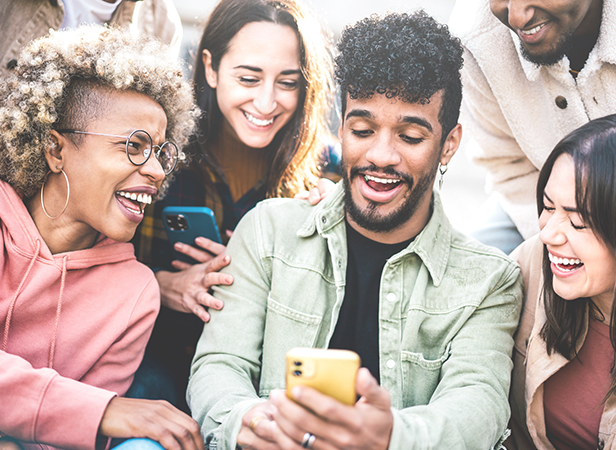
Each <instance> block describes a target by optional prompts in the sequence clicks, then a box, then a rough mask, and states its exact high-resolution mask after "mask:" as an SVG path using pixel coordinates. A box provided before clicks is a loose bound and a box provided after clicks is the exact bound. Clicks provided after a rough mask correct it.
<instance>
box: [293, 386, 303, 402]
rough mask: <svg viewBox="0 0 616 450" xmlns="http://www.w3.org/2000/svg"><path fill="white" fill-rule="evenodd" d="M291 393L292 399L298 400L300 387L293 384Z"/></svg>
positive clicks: (300, 393)
mask: <svg viewBox="0 0 616 450" xmlns="http://www.w3.org/2000/svg"><path fill="white" fill-rule="evenodd" d="M291 395H292V396H293V398H294V399H296V400H299V398H300V397H301V395H302V388H301V387H299V386H295V387H294V388H293V389H291Z"/></svg>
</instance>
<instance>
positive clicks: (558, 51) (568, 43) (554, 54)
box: [520, 30, 575, 66]
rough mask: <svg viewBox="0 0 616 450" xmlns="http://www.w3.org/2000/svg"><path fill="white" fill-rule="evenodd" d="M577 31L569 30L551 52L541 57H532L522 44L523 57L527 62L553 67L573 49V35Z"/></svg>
mask: <svg viewBox="0 0 616 450" xmlns="http://www.w3.org/2000/svg"><path fill="white" fill-rule="evenodd" d="M574 33H575V30H573V31H572V30H569V31H567V33H565V34H564V35H563V36H562V37H561V38H560V39H559V40H558V41H557V42H556V44H554V45H553V46H552V48H551V49H550V50H548V51H547V52H545V53H542V54H540V55H531V54H530V53H528V51H527V50H526V47H524V44H522V43H520V50H521V51H522V56H523V57H524V58H525V59H526V60H527V61H530V62H532V63H533V64H536V65H538V66H552V65H554V64H556V63H557V62H559V61H560V60H561V59H563V58H564V56H565V55H566V54H567V52H568V51H569V50H571V47H573V41H574V38H573V34H574Z"/></svg>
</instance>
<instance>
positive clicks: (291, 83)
mask: <svg viewBox="0 0 616 450" xmlns="http://www.w3.org/2000/svg"><path fill="white" fill-rule="evenodd" d="M278 84H280V85H281V86H282V88H283V89H287V90H289V91H292V90H294V89H297V86H298V85H299V83H298V82H297V81H295V80H284V81H279V82H278Z"/></svg>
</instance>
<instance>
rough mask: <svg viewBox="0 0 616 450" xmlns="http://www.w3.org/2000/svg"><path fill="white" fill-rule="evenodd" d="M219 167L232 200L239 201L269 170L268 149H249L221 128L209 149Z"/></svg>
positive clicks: (233, 135)
mask: <svg viewBox="0 0 616 450" xmlns="http://www.w3.org/2000/svg"><path fill="white" fill-rule="evenodd" d="M210 151H211V153H212V154H213V155H214V157H215V158H216V162H217V163H218V164H219V165H220V168H221V169H222V171H223V173H224V174H225V178H226V179H227V184H228V185H229V188H230V189H231V195H232V196H233V200H234V201H237V200H239V199H240V198H241V197H242V196H243V195H244V194H245V193H246V192H248V191H249V190H250V189H251V188H252V187H253V186H254V185H255V184H257V183H258V182H259V180H261V179H262V178H263V176H264V175H265V174H266V173H267V171H268V169H269V168H270V153H271V152H270V149H269V148H267V147H266V148H251V147H248V146H247V145H246V144H244V143H243V142H242V141H240V140H239V139H238V138H237V136H236V135H235V134H230V133H228V132H226V131H225V129H224V128H223V130H222V132H221V133H220V134H219V135H218V137H217V139H216V141H215V142H213V143H212V146H211V148H210Z"/></svg>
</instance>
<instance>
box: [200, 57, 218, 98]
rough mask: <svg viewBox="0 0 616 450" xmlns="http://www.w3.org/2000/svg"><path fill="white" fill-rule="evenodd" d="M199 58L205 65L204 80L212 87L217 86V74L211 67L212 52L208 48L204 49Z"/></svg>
mask: <svg viewBox="0 0 616 450" xmlns="http://www.w3.org/2000/svg"><path fill="white" fill-rule="evenodd" d="M201 58H202V59H203V65H204V66H205V80H206V81H207V84H209V85H210V87H211V88H212V89H216V86H218V74H217V73H216V71H215V70H214V69H213V68H212V54H211V53H210V51H209V50H208V49H204V50H203V54H202V55H201Z"/></svg>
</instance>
